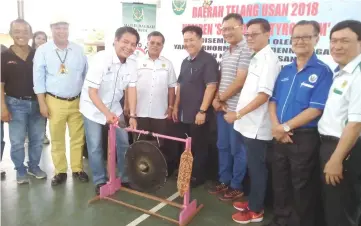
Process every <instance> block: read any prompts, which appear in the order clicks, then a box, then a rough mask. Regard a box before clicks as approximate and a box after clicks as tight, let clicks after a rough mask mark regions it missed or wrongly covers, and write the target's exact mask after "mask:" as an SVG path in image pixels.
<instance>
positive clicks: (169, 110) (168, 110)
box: [164, 107, 173, 120]
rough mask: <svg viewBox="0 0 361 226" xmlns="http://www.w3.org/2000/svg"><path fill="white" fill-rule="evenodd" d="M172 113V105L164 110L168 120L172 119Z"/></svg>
mask: <svg viewBox="0 0 361 226" xmlns="http://www.w3.org/2000/svg"><path fill="white" fill-rule="evenodd" d="M172 114H173V108H172V107H168V108H167V110H166V111H165V114H164V115H165V116H167V119H168V120H171V119H172Z"/></svg>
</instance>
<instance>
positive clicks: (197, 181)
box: [191, 177, 205, 188]
mask: <svg viewBox="0 0 361 226" xmlns="http://www.w3.org/2000/svg"><path fill="white" fill-rule="evenodd" d="M204 183H205V180H201V179H196V178H195V177H191V188H197V187H199V186H201V185H203V184H204Z"/></svg>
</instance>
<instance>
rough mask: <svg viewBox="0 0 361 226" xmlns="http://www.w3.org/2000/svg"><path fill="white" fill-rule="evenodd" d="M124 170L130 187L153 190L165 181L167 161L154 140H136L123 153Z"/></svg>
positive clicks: (146, 190) (144, 190)
mask: <svg viewBox="0 0 361 226" xmlns="http://www.w3.org/2000/svg"><path fill="white" fill-rule="evenodd" d="M125 170H126V172H127V174H128V179H129V182H130V184H131V187H132V188H134V189H136V190H138V191H143V192H154V191H156V190H158V189H160V188H161V187H163V186H164V184H165V183H166V181H167V176H168V168H167V161H166V159H165V157H164V155H163V153H162V151H161V150H160V149H159V148H158V147H157V145H156V144H154V142H151V141H146V140H138V141H136V142H134V143H133V144H132V145H130V147H129V149H128V150H127V152H126V154H125Z"/></svg>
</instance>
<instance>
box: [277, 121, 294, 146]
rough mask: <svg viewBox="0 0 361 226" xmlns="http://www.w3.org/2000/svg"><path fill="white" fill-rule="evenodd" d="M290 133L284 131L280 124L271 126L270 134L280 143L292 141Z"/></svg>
mask: <svg viewBox="0 0 361 226" xmlns="http://www.w3.org/2000/svg"><path fill="white" fill-rule="evenodd" d="M292 135H293V134H292V133H286V132H285V130H284V128H283V126H282V125H281V124H278V125H277V126H275V127H273V128H272V136H273V137H274V138H275V139H276V140H277V141H279V142H281V143H284V144H286V143H293V141H292V139H291V137H290V136H292Z"/></svg>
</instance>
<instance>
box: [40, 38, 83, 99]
mask: <svg viewBox="0 0 361 226" xmlns="http://www.w3.org/2000/svg"><path fill="white" fill-rule="evenodd" d="M58 54H59V56H58ZM59 58H60V59H59ZM64 59H65V62H64V65H65V68H66V70H67V72H66V73H64V74H62V73H60V69H61V64H62V62H61V61H64ZM86 70H87V59H86V56H85V54H84V51H83V49H82V48H81V47H80V46H79V45H77V44H75V43H73V42H69V44H68V46H67V48H66V49H64V50H61V49H59V48H58V47H57V46H56V45H55V43H54V41H49V42H47V43H45V44H43V45H41V46H39V47H38V48H37V50H36V53H35V57H34V91H35V93H36V94H40V93H47V92H49V93H52V94H53V95H56V96H59V97H63V98H70V97H75V96H77V95H79V93H80V91H81V88H82V86H83V83H84V78H85V74H86Z"/></svg>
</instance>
